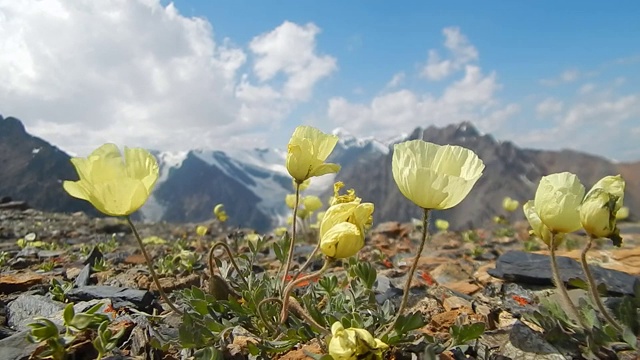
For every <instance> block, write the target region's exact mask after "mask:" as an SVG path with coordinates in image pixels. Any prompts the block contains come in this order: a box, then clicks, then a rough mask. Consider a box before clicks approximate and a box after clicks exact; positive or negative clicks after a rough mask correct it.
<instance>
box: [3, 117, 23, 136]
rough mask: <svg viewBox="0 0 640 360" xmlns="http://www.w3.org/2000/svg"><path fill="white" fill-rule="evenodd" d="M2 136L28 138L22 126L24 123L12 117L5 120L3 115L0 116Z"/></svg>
mask: <svg viewBox="0 0 640 360" xmlns="http://www.w3.org/2000/svg"><path fill="white" fill-rule="evenodd" d="M0 136H4V137H16V136H28V134H27V131H26V130H25V128H24V125H23V124H22V121H20V120H18V119H16V118H14V117H12V116H9V117H7V118H3V117H2V115H0Z"/></svg>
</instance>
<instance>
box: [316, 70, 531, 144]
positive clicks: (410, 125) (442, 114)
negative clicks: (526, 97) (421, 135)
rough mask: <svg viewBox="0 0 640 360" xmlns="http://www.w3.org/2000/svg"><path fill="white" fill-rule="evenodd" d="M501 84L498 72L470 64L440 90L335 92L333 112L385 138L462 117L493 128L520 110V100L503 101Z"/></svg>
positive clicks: (342, 121) (349, 125)
mask: <svg viewBox="0 0 640 360" xmlns="http://www.w3.org/2000/svg"><path fill="white" fill-rule="evenodd" d="M499 89H500V85H499V84H498V83H497V81H496V75H495V73H491V74H489V75H484V74H482V72H481V70H480V69H479V68H478V67H476V66H472V65H467V66H466V68H465V76H464V77H463V78H462V79H459V80H458V81H455V82H453V83H452V84H450V85H449V86H448V87H446V88H445V89H444V91H443V92H442V94H441V95H439V96H438V95H434V94H431V93H425V94H417V93H415V92H412V91H409V90H407V89H401V90H397V91H394V92H389V93H385V94H381V95H378V96H376V97H374V98H373V99H372V100H371V102H370V103H368V104H363V103H351V102H349V101H348V100H347V99H345V98H342V97H334V98H332V99H330V100H329V104H328V109H327V115H328V117H329V118H330V119H331V120H332V121H333V122H334V123H335V124H336V125H339V126H342V127H344V128H345V129H347V130H348V131H349V132H352V133H357V134H362V135H363V136H369V135H373V136H377V137H379V138H388V137H393V136H396V135H397V134H398V133H399V132H402V131H405V132H408V131H411V130H413V129H414V128H415V127H417V126H426V125H430V124H434V125H438V126H444V125H448V124H451V123H455V122H461V121H471V122H473V123H474V124H476V125H477V126H478V127H479V128H481V129H482V130H483V131H487V132H488V131H493V130H496V129H498V128H499V127H500V125H501V124H502V123H503V122H504V121H506V120H508V119H509V118H510V117H511V116H513V115H515V114H516V113H518V112H519V110H520V108H519V106H517V105H515V104H506V105H503V104H501V102H500V101H499V100H498V99H497V98H496V92H497V91H498V90H499Z"/></svg>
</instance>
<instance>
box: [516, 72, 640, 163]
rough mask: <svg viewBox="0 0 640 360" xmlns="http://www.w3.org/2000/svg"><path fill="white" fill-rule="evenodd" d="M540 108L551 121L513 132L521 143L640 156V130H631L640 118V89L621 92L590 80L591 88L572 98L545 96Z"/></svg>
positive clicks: (618, 157)
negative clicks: (636, 91)
mask: <svg viewBox="0 0 640 360" xmlns="http://www.w3.org/2000/svg"><path fill="white" fill-rule="evenodd" d="M614 86H615V84H614ZM537 111H538V114H541V113H544V114H546V115H553V117H552V120H553V121H552V122H551V125H550V126H548V127H545V128H542V129H533V130H530V131H528V132H527V133H525V134H518V133H514V134H511V135H510V136H511V138H513V139H514V140H515V141H516V142H517V143H518V144H520V145H522V146H531V147H536V148H550V149H560V148H572V149H577V150H581V151H584V152H588V153H596V154H599V155H605V156H609V157H611V158H613V159H616V160H637V159H639V158H640V149H639V148H638V147H637V146H636V144H637V142H638V141H640V136H639V135H640V134H638V133H634V132H633V131H632V129H634V128H636V127H637V123H638V119H640V93H630V94H620V93H616V91H615V89H613V88H612V87H600V88H598V87H596V86H595V85H593V84H591V86H590V89H589V91H588V92H581V91H578V97H577V98H575V99H574V100H572V101H570V102H562V101H559V100H557V99H553V98H548V99H545V100H544V101H542V102H540V103H539V104H538V106H537ZM634 139H635V140H634ZM594 144H599V146H598V147H594Z"/></svg>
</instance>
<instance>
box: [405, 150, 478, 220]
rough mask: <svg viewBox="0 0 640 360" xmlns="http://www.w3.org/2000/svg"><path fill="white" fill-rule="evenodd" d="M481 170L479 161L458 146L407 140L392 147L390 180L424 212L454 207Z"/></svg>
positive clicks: (466, 193)
mask: <svg viewBox="0 0 640 360" xmlns="http://www.w3.org/2000/svg"><path fill="white" fill-rule="evenodd" d="M483 169H484V163H483V162H482V160H480V158H478V156H477V155H476V154H475V153H474V152H473V151H471V150H468V149H465V148H463V147H460V146H452V145H444V146H440V145H436V144H432V143H428V142H425V141H422V140H411V141H406V142H403V143H400V144H396V145H394V147H393V161H392V170H393V178H394V180H395V181H396V184H397V185H398V188H399V189H400V192H401V193H402V194H403V195H404V196H406V197H407V198H408V199H409V200H411V201H413V202H414V203H415V204H416V205H418V206H420V207H421V208H424V209H438V210H444V209H449V208H451V207H454V206H456V205H458V204H459V203H460V202H461V201H462V200H463V199H464V198H465V197H466V196H467V195H468V194H469V192H470V191H471V188H472V187H473V185H474V184H475V183H476V181H478V179H479V178H480V176H481V175H482V170H483Z"/></svg>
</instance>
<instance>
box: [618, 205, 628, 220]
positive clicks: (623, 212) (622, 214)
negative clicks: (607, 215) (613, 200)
mask: <svg viewBox="0 0 640 360" xmlns="http://www.w3.org/2000/svg"><path fill="white" fill-rule="evenodd" d="M628 217H629V208H628V207H626V206H623V207H621V208H620V210H618V212H617V213H616V220H625V219H626V218H628Z"/></svg>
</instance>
